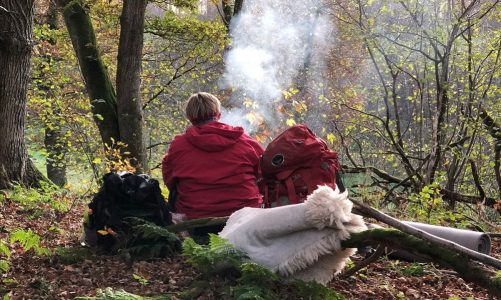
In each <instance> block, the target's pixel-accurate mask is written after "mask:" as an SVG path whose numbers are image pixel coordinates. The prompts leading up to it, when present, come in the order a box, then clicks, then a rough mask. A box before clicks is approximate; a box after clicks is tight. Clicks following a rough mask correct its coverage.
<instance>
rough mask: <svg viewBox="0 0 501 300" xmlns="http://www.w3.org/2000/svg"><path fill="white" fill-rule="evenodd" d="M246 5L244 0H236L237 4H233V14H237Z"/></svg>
mask: <svg viewBox="0 0 501 300" xmlns="http://www.w3.org/2000/svg"><path fill="white" fill-rule="evenodd" d="M243 6H244V0H235V5H234V6H233V15H234V16H236V15H238V14H239V13H240V11H241V10H242V7H243Z"/></svg>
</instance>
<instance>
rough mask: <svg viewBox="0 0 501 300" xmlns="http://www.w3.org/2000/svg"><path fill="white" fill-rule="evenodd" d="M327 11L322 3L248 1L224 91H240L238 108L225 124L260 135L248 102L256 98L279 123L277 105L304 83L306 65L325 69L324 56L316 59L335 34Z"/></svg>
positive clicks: (237, 20) (234, 29)
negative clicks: (299, 80)
mask: <svg viewBox="0 0 501 300" xmlns="http://www.w3.org/2000/svg"><path fill="white" fill-rule="evenodd" d="M324 10H325V9H324V8H323V7H322V0H246V1H244V7H243V9H242V11H241V12H240V14H239V15H237V16H235V17H233V19H232V23H231V27H230V35H231V37H232V47H231V50H229V51H228V53H227V56H226V60H225V61H226V70H225V75H224V79H223V88H232V89H233V90H234V93H233V99H232V102H231V104H232V106H233V107H234V108H232V109H231V110H230V111H226V112H225V111H223V118H222V121H223V122H227V123H230V124H235V125H240V126H243V127H244V128H245V129H246V131H249V132H252V131H254V130H255V129H256V127H255V126H252V125H251V124H250V123H249V122H247V121H245V115H246V113H247V112H248V110H247V109H246V108H245V107H244V105H243V103H242V102H243V99H244V98H250V99H251V100H254V101H256V102H257V107H256V108H255V109H257V110H258V113H259V114H260V115H261V116H262V117H263V118H264V119H265V120H266V121H267V122H268V123H269V124H277V123H278V121H279V120H277V119H278V118H279V117H280V116H279V115H277V112H275V111H274V105H273V103H276V102H279V101H281V100H282V91H284V90H287V89H288V88H289V87H290V85H291V84H292V83H293V82H294V80H296V79H297V78H298V75H299V72H300V71H301V70H302V68H303V67H304V65H305V61H306V60H310V64H309V65H310V66H315V67H316V68H319V66H322V65H323V63H322V62H321V61H320V60H321V57H323V55H318V53H317V55H315V49H320V50H321V53H322V54H324V53H325V52H326V51H325V50H326V49H327V48H329V46H328V45H329V42H331V41H332V40H331V41H329V37H330V35H331V34H332V32H333V29H332V28H331V26H330V22H329V18H328V16H327V15H326V14H325V12H324ZM311 68H312V67H310V70H311ZM310 73H311V72H310ZM254 125H255V124H254Z"/></svg>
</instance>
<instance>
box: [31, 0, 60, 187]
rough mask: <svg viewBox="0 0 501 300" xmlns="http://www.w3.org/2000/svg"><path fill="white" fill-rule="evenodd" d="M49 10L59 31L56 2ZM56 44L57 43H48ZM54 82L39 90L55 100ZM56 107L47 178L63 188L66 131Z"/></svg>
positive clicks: (48, 134)
mask: <svg viewBox="0 0 501 300" xmlns="http://www.w3.org/2000/svg"><path fill="white" fill-rule="evenodd" d="M48 5H49V9H48V15H47V24H48V25H49V28H50V29H57V28H58V22H57V6H56V4H55V3H54V2H52V1H51V2H49V4H48ZM48 42H49V43H51V44H54V43H55V41H50V40H49V41H48ZM53 59H54V58H53V57H52V56H51V55H48V56H47V57H46V59H45V60H46V63H47V64H48V65H49V66H50V65H51V63H52V61H53ZM52 84H53V80H52V79H51V78H50V77H48V76H47V77H45V78H44V80H43V83H41V84H39V87H38V88H39V89H40V90H42V91H46V94H45V95H46V97H47V98H54V93H53V92H52V88H51V86H52ZM53 102H54V103H56V105H55V106H54V107H53V112H54V115H55V116H56V118H51V120H49V121H46V122H45V136H44V144H45V149H46V150H47V153H48V155H47V160H46V163H45V167H46V170H47V177H48V178H49V179H50V181H52V182H53V183H55V184H56V185H58V186H60V187H62V186H64V185H65V184H66V183H67V179H66V152H67V148H66V142H65V138H64V130H63V128H62V126H61V124H60V123H61V122H60V120H61V119H60V118H59V115H60V114H61V109H60V108H59V107H58V106H57V102H56V101H53Z"/></svg>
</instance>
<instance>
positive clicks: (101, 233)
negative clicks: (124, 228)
mask: <svg viewBox="0 0 501 300" xmlns="http://www.w3.org/2000/svg"><path fill="white" fill-rule="evenodd" d="M97 233H99V234H100V235H108V234H109V232H108V231H107V230H98V231H97Z"/></svg>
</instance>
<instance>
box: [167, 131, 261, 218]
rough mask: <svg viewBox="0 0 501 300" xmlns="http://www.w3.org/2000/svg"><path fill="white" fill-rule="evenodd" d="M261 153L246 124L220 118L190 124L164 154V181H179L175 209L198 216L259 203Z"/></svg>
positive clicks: (170, 185) (222, 214)
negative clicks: (244, 127) (199, 123)
mask: <svg viewBox="0 0 501 300" xmlns="http://www.w3.org/2000/svg"><path fill="white" fill-rule="evenodd" d="M262 153H263V148H262V147H261V145H259V144H258V142H257V141H255V140H254V139H252V138H251V137H249V136H248V135H246V134H245V133H244V131H243V129H242V128H241V127H233V126H230V125H226V124H223V123H219V122H210V123H207V124H204V125H198V126H191V127H189V128H188V129H187V130H186V133H184V134H181V135H178V136H176V137H175V138H174V140H173V141H172V143H171V145H170V147H169V151H168V153H167V154H166V155H165V156H164V157H163V159H162V175H163V180H164V183H165V185H166V186H167V187H168V188H169V189H171V188H172V187H173V185H174V184H175V183H176V182H177V192H178V197H177V200H176V212H178V213H184V214H186V215H187V217H188V219H197V218H205V217H220V216H228V215H230V214H231V213H233V212H234V211H236V210H238V209H240V208H242V207H245V206H250V207H259V206H260V205H261V203H262V197H261V195H260V194H259V190H258V187H257V185H256V178H257V177H258V163H259V156H260V155H261V154H262Z"/></svg>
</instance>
